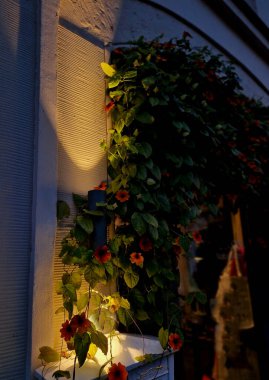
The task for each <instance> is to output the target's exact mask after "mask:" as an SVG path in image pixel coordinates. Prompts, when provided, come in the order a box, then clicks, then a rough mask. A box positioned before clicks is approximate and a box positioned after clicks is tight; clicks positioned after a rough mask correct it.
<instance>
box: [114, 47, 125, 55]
mask: <svg viewBox="0 0 269 380" xmlns="http://www.w3.org/2000/svg"><path fill="white" fill-rule="evenodd" d="M113 53H115V54H123V51H122V49H121V48H117V49H114V50H113Z"/></svg>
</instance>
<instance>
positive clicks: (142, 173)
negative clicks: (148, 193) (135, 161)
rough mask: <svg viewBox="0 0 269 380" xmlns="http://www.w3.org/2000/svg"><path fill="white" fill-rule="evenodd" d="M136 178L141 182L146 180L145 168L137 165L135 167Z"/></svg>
mask: <svg viewBox="0 0 269 380" xmlns="http://www.w3.org/2000/svg"><path fill="white" fill-rule="evenodd" d="M136 178H137V179H140V180H142V181H144V180H145V179H146V178H147V169H146V168H145V166H142V165H139V166H138V167H137V175H136Z"/></svg>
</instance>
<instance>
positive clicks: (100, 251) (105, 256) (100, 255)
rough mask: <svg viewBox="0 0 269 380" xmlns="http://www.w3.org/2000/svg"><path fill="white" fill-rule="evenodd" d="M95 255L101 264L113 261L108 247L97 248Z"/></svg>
mask: <svg viewBox="0 0 269 380" xmlns="http://www.w3.org/2000/svg"><path fill="white" fill-rule="evenodd" d="M93 255H94V257H95V258H96V260H97V261H99V263H101V264H104V263H106V262H107V261H108V260H110V259H111V253H110V251H109V250H108V247H107V246H106V245H103V246H101V247H98V248H96V250H95V251H94V254H93Z"/></svg>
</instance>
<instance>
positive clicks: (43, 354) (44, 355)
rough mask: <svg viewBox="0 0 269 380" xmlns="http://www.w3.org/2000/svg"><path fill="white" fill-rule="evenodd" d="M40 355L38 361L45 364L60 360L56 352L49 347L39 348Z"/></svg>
mask: <svg viewBox="0 0 269 380" xmlns="http://www.w3.org/2000/svg"><path fill="white" fill-rule="evenodd" d="M39 351H40V354H39V356H38V359H41V360H44V361H45V362H46V363H51V362H57V361H59V360H60V355H59V353H58V352H57V351H55V350H54V349H53V348H51V347H49V346H43V347H40V348H39Z"/></svg>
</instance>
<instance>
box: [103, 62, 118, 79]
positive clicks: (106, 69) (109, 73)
mask: <svg viewBox="0 0 269 380" xmlns="http://www.w3.org/2000/svg"><path fill="white" fill-rule="evenodd" d="M101 68H102V70H103V72H104V73H105V74H106V75H107V76H108V77H112V76H113V75H114V74H115V73H116V70H114V69H113V67H112V66H110V65H109V64H108V63H106V62H101Z"/></svg>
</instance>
